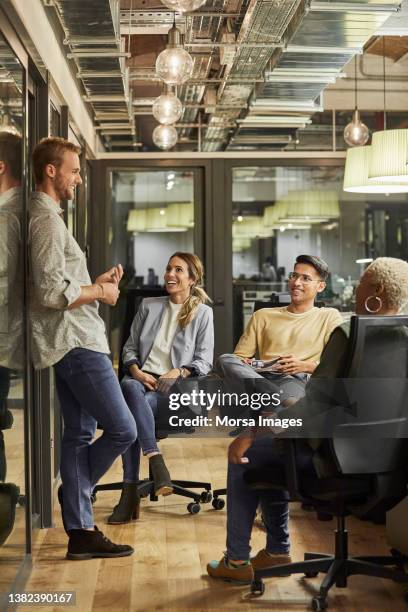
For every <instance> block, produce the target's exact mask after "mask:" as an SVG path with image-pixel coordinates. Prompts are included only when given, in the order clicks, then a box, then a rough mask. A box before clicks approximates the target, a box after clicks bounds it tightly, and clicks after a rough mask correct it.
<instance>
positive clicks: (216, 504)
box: [212, 497, 225, 510]
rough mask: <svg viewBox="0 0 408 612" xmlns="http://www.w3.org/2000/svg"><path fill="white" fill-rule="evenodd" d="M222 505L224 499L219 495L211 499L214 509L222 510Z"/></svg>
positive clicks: (223, 504)
mask: <svg viewBox="0 0 408 612" xmlns="http://www.w3.org/2000/svg"><path fill="white" fill-rule="evenodd" d="M224 506H225V500H223V499H221V498H220V497H214V499H213V500H212V507H213V508H214V510H222V509H223V507H224Z"/></svg>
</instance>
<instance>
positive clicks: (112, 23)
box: [53, 0, 136, 150]
mask: <svg viewBox="0 0 408 612" xmlns="http://www.w3.org/2000/svg"><path fill="white" fill-rule="evenodd" d="M53 3H54V5H55V7H56V8H57V11H58V14H59V17H60V20H61V23H62V27H63V29H64V33H65V41H64V43H65V44H66V45H68V46H69V53H68V55H67V57H68V59H73V60H75V63H76V66H77V77H78V78H79V79H81V81H82V83H83V86H84V90H85V94H84V99H85V100H86V101H87V102H89V104H90V105H91V106H92V109H93V111H94V116H95V120H96V129H97V130H98V132H99V133H100V135H101V137H102V139H103V140H104V142H105V145H106V147H107V148H108V149H111V150H116V149H118V148H121V149H123V148H127V147H132V145H134V144H136V130H135V122H134V116H133V112H132V100H131V93H130V88H129V81H128V70H127V68H126V62H125V60H126V57H127V56H128V53H127V52H126V51H125V48H124V39H123V38H121V35H120V12H119V8H120V7H119V0H98V1H97V2H86V1H84V0H54V2H53Z"/></svg>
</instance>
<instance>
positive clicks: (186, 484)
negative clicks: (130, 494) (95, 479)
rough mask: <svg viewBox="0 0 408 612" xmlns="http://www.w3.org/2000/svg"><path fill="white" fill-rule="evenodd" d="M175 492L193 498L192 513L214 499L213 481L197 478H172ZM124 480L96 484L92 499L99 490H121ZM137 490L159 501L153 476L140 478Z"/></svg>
mask: <svg viewBox="0 0 408 612" xmlns="http://www.w3.org/2000/svg"><path fill="white" fill-rule="evenodd" d="M171 483H172V485H173V494H174V495H180V496H181V497H187V498H189V499H191V500H193V501H192V502H191V503H189V504H188V505H187V510H188V511H189V512H190V514H197V513H198V512H200V510H201V506H200V504H206V503H209V502H210V501H211V500H212V494H211V483H210V482H199V481H196V480H172V481H171ZM122 487H123V483H122V482H111V483H107V484H100V485H96V486H95V487H94V489H93V491H92V500H93V501H95V500H96V495H97V493H99V491H121V490H122ZM189 489H203V491H202V492H200V493H196V492H195V491H190V490H189ZM137 491H138V493H139V495H140V497H147V496H149V498H150V501H158V497H157V496H156V495H155V494H154V482H153V480H152V479H151V478H145V479H143V480H139V483H138V487H137Z"/></svg>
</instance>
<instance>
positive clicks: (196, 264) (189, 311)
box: [169, 251, 212, 328]
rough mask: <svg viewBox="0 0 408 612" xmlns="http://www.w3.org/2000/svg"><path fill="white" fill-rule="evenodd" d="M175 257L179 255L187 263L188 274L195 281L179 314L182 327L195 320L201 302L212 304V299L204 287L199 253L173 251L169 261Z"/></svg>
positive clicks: (202, 267)
mask: <svg viewBox="0 0 408 612" xmlns="http://www.w3.org/2000/svg"><path fill="white" fill-rule="evenodd" d="M173 257H179V258H180V259H182V260H183V261H184V262H185V263H186V264H187V269H188V275H189V277H190V278H191V280H192V281H193V284H192V285H191V289H190V295H189V296H188V298H187V299H186V301H185V302H184V303H183V305H182V307H181V309H180V313H179V315H178V322H179V324H180V327H181V328H184V327H187V325H188V324H189V323H190V321H192V320H193V318H194V315H195V313H196V311H197V308H198V307H199V306H200V304H206V303H208V304H210V303H211V301H212V300H211V298H210V297H209V296H208V295H207V294H206V292H205V291H204V289H203V287H202V285H203V282H204V266H203V264H202V263H201V259H200V258H199V257H198V256H197V255H194V253H184V252H183V251H176V253H173V255H172V256H171V257H170V258H169V261H170V260H171V259H173Z"/></svg>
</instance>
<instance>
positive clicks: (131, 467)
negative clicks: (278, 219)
mask: <svg viewBox="0 0 408 612" xmlns="http://www.w3.org/2000/svg"><path fill="white" fill-rule="evenodd" d="M203 276H204V269H203V265H202V263H201V261H200V259H199V258H198V257H197V255H193V254H192V253H182V252H177V253H174V255H172V256H171V257H170V259H169V263H168V264H167V267H166V272H165V274H164V282H165V287H166V291H167V293H168V294H169V297H152V298H146V299H144V300H143V301H142V303H141V305H140V307H139V310H138V311H137V313H136V316H135V318H134V320H133V323H132V327H131V330H130V336H129V339H128V340H127V342H126V344H125V346H124V348H123V355H122V356H123V363H124V366H125V367H126V368H127V372H128V373H127V375H126V376H125V377H124V378H123V380H122V382H121V385H122V390H123V394H124V396H125V399H126V401H127V404H128V406H129V408H130V410H131V412H132V414H133V416H134V418H135V421H136V425H137V432H138V439H137V441H136V442H135V443H134V444H132V445H131V446H130V448H128V450H127V451H126V453H125V454H124V455H123V456H122V459H123V470H124V478H123V489H122V494H121V497H120V500H119V503H118V505H117V506H115V508H114V510H113V513H112V514H111V515H110V516H109V518H108V523H111V524H114V525H116V524H121V523H127V522H129V521H130V520H132V518H133V519H135V518H137V517H138V510H139V497H138V493H137V483H138V481H139V462H140V447H142V451H143V454H144V455H145V456H147V457H148V458H149V466H150V470H151V473H152V475H153V481H154V492H155V495H169V494H170V493H172V492H173V487H172V483H171V478H170V474H169V472H168V470H167V467H166V465H165V463H164V460H163V456H162V454H161V453H160V451H159V448H158V446H157V442H156V438H155V416H157V414H158V410H159V404H160V402H161V401H163V400H164V401H165V396H164V395H163V394H162V393H161V391H163V390H165V388H166V386H168V384H169V382H170V381H171V379H173V380H174V381H175V380H177V379H178V378H180V377H181V378H187V377H188V376H205V375H206V374H208V372H209V371H210V370H211V368H212V362H213V352H214V327H213V313H212V310H211V308H210V307H209V306H206V304H205V303H206V302H210V301H211V300H210V298H209V297H208V295H207V294H206V293H205V291H204V290H203V289H202V288H201V284H202V282H203Z"/></svg>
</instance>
